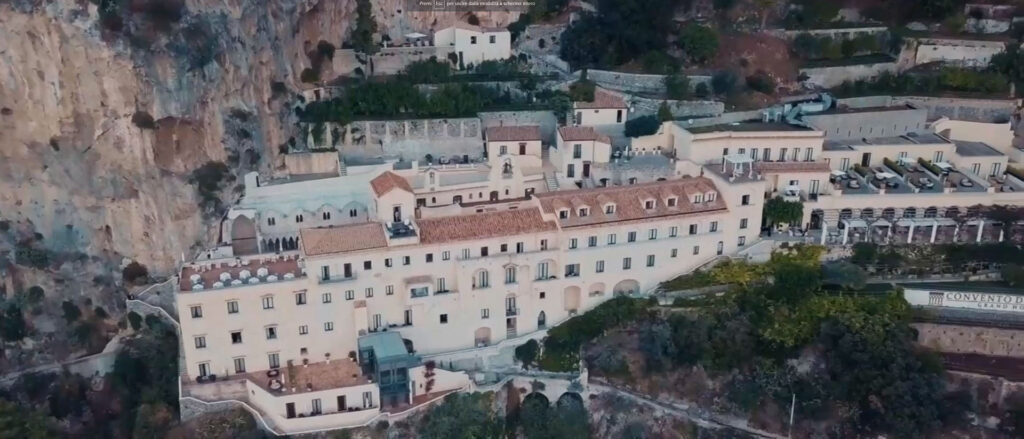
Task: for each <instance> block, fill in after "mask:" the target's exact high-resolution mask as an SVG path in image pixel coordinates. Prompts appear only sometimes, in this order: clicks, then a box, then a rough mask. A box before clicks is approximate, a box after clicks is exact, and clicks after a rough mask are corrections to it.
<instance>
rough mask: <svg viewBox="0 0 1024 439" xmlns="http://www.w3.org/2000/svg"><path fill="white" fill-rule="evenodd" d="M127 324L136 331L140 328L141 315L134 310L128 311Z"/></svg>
mask: <svg viewBox="0 0 1024 439" xmlns="http://www.w3.org/2000/svg"><path fill="white" fill-rule="evenodd" d="M128 324H129V325H131V327H132V330H133V331H138V330H139V329H142V316H141V315H139V313H137V312H135V311H132V312H129V313H128Z"/></svg>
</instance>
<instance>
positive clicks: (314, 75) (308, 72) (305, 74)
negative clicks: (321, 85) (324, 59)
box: [299, 67, 320, 84]
mask: <svg viewBox="0 0 1024 439" xmlns="http://www.w3.org/2000/svg"><path fill="white" fill-rule="evenodd" d="M299 80H300V81H302V82H305V83H307V84H312V83H316V82H319V81H320V72H318V71H316V70H314V69H312V68H310V67H306V68H304V69H302V73H299Z"/></svg>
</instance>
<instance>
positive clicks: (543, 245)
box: [540, 239, 548, 250]
mask: <svg viewBox="0 0 1024 439" xmlns="http://www.w3.org/2000/svg"><path fill="white" fill-rule="evenodd" d="M540 249H541V250H547V249H548V240H546V239H542V240H540Z"/></svg>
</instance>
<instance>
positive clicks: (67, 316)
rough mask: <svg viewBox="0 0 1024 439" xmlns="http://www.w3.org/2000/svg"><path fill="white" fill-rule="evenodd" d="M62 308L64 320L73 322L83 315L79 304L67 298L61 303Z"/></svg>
mask: <svg viewBox="0 0 1024 439" xmlns="http://www.w3.org/2000/svg"><path fill="white" fill-rule="evenodd" d="M60 308H61V310H62V311H63V312H64V321H66V322H68V323H71V322H74V321H75V320H78V319H79V317H82V311H81V310H80V309H78V305H75V304H74V303H73V302H71V301H70V300H65V301H64V302H63V303H61V304H60Z"/></svg>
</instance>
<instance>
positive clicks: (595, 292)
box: [587, 282, 606, 297]
mask: <svg viewBox="0 0 1024 439" xmlns="http://www.w3.org/2000/svg"><path fill="white" fill-rule="evenodd" d="M605 289H606V288H605V285H604V282H595V283H593V284H590V287H589V288H587V295H589V296H590V297H599V296H604V291H605Z"/></svg>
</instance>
